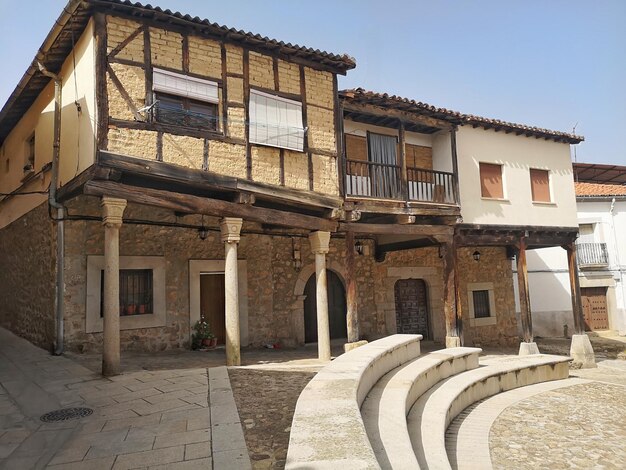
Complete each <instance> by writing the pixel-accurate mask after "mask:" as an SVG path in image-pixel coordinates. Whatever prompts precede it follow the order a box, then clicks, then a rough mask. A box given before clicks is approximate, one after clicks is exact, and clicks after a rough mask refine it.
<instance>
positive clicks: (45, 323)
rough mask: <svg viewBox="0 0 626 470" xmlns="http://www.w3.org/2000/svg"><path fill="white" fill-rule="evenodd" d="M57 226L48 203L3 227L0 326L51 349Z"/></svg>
mask: <svg viewBox="0 0 626 470" xmlns="http://www.w3.org/2000/svg"><path fill="white" fill-rule="evenodd" d="M55 263H56V227H55V225H54V224H53V223H52V222H51V220H50V218H49V217H48V203H47V202H46V203H44V204H42V205H40V206H38V207H37V208H36V209H34V210H32V211H30V212H28V213H27V214H25V215H24V216H22V217H20V218H19V219H17V220H16V221H14V222H13V223H11V224H9V225H7V226H6V227H4V228H2V229H0V266H1V267H2V269H1V271H0V326H2V327H4V328H7V329H9V330H11V331H13V332H14V333H15V334H17V335H20V336H22V337H23V338H26V339H27V340H29V341H31V342H32V343H34V344H36V345H38V346H40V347H42V348H45V349H52V347H53V344H54V339H55V318H54V290H55V274H54V273H55Z"/></svg>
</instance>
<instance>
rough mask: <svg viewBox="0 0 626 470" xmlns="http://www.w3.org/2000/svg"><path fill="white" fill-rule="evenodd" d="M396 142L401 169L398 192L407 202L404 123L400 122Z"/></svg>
mask: <svg viewBox="0 0 626 470" xmlns="http://www.w3.org/2000/svg"><path fill="white" fill-rule="evenodd" d="M398 141H399V147H400V169H401V172H402V174H401V179H400V191H401V194H402V197H403V198H404V199H405V200H407V201H408V200H409V189H408V181H407V180H408V176H407V169H406V136H405V132H404V122H402V121H400V126H399V130H398Z"/></svg>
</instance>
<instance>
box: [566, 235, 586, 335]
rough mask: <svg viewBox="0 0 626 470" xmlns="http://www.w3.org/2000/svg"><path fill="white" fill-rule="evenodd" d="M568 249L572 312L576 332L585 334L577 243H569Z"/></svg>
mask: <svg viewBox="0 0 626 470" xmlns="http://www.w3.org/2000/svg"><path fill="white" fill-rule="evenodd" d="M564 248H565V251H567V266H568V268H569V286H570V290H571V293H572V313H573V314H574V330H575V331H574V333H575V334H577V335H584V334H585V319H584V315H583V305H582V300H581V298H580V281H579V279H578V269H577V265H578V263H577V260H576V244H575V243H569V244H568V245H566V246H564Z"/></svg>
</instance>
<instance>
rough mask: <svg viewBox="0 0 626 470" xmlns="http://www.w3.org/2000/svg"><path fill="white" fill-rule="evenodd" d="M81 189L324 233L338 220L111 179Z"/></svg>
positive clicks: (93, 182) (207, 213)
mask: <svg viewBox="0 0 626 470" xmlns="http://www.w3.org/2000/svg"><path fill="white" fill-rule="evenodd" d="M83 192H84V194H87V195H90V196H111V197H116V198H120V199H126V200H127V201H129V202H134V203H137V204H144V205H148V206H155V207H162V208H164V209H169V210H173V211H178V212H184V213H189V214H203V215H209V216H213V217H241V218H243V219H244V220H248V221H252V222H260V223H267V224H272V225H279V226H283V227H291V228H300V229H306V230H321V231H326V232H335V231H336V230H337V222H332V221H330V220H325V219H321V218H319V217H312V216H309V215H303V214H295V213H292V212H285V211H279V210H275V209H266V208H262V207H255V206H251V205H247V204H237V203H233V202H228V201H223V200H220V199H207V198H203V197H198V196H192V195H189V194H181V193H174V192H171V191H163V190H160V189H151V188H143V187H136V186H129V185H125V184H120V183H113V182H110V181H89V182H87V183H86V184H85V186H84V188H83Z"/></svg>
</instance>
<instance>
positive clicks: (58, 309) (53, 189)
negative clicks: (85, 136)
mask: <svg viewBox="0 0 626 470" xmlns="http://www.w3.org/2000/svg"><path fill="white" fill-rule="evenodd" d="M37 66H38V67H39V71H40V72H41V73H42V74H43V75H45V76H46V77H50V78H51V79H52V80H54V143H53V145H52V170H51V178H50V190H49V192H48V204H49V206H50V208H52V209H56V211H57V218H56V222H57V252H56V255H57V262H56V285H55V301H54V307H55V314H56V346H55V348H54V352H53V354H54V355H55V356H60V355H61V354H63V335H64V325H63V316H64V304H63V290H64V286H65V278H64V265H65V250H64V249H63V248H64V245H65V230H64V223H63V217H64V216H65V209H64V207H63V205H62V204H59V203H58V202H57V199H56V197H57V186H58V183H59V154H60V150H61V87H62V79H61V77H59V76H58V75H57V74H54V73H52V72H50V71H49V70H47V69H46V67H45V66H44V65H43V64H42V63H41V62H39V61H38V62H37Z"/></svg>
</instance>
